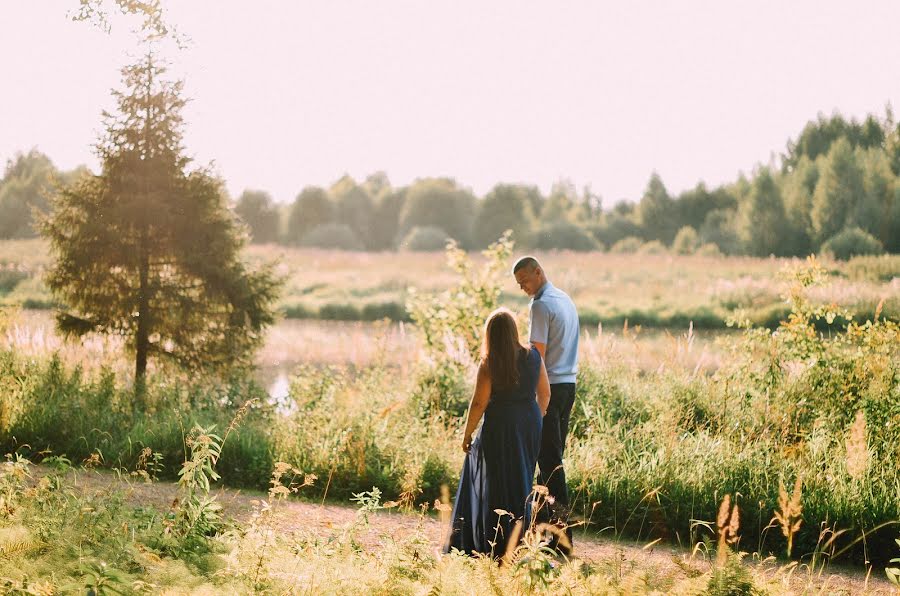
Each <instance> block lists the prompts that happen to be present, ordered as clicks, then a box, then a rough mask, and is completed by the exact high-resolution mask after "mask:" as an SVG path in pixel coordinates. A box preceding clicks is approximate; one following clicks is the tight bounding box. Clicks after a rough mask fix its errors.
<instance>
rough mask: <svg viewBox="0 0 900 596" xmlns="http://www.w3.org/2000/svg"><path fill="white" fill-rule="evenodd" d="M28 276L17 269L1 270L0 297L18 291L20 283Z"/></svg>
mask: <svg viewBox="0 0 900 596" xmlns="http://www.w3.org/2000/svg"><path fill="white" fill-rule="evenodd" d="M27 278H28V274H27V273H25V272H24V271H18V270H16V269H0V295H3V294H9V293H10V292H12V291H13V290H15V289H16V286H17V285H19V282H20V281H22V280H24V279H27Z"/></svg>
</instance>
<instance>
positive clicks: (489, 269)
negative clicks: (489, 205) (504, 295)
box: [406, 233, 513, 362]
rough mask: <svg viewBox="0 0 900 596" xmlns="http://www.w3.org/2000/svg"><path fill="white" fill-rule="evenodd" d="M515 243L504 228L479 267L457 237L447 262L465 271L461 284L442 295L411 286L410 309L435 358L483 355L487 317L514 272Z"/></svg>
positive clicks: (408, 307) (451, 246) (460, 274)
mask: <svg viewBox="0 0 900 596" xmlns="http://www.w3.org/2000/svg"><path fill="white" fill-rule="evenodd" d="M512 249H513V242H512V240H510V234H509V233H507V234H504V235H503V237H501V238H500V239H499V240H498V241H497V242H495V243H493V244H491V245H490V246H489V247H488V248H487V249H485V250H484V251H482V254H483V255H484V256H485V257H486V260H485V263H484V264H483V265H482V267H481V269H480V270H477V269H476V268H475V266H474V264H473V263H472V261H471V260H470V259H469V256H468V255H467V254H466V253H465V251H463V250H462V249H460V248H458V247H457V246H456V244H454V243H451V245H450V246H449V247H448V248H447V264H448V265H449V267H450V268H451V269H452V270H453V271H455V272H456V273H457V274H458V276H459V283H458V284H457V286H456V287H454V288H450V289H449V290H447V291H445V292H442V293H441V294H437V295H423V294H419V293H418V292H416V289H415V288H411V290H410V297H409V300H408V301H407V304H406V309H407V310H408V311H409V314H410V317H411V318H412V320H413V322H414V323H415V324H416V325H417V326H418V327H419V330H420V331H421V332H422V335H423V339H424V340H425V348H426V349H427V350H428V351H430V352H431V354H432V356H433V357H434V358H436V359H441V358H447V357H449V358H451V359H454V360H457V361H460V362H463V361H466V360H468V361H469V362H473V361H474V360H475V359H477V358H478V355H479V352H480V350H481V332H482V328H483V327H484V322H485V320H487V316H488V315H489V314H490V313H491V312H492V311H493V310H494V309H495V308H497V307H498V306H499V305H500V287H501V283H502V281H501V277H500V276H501V275H508V274H509V273H508V271H509V265H508V264H507V261H508V260H509V258H510V256H511V255H512ZM455 352H462V353H455Z"/></svg>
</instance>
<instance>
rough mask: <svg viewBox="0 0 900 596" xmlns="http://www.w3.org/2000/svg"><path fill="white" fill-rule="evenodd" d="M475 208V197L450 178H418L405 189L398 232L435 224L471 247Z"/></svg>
mask: <svg viewBox="0 0 900 596" xmlns="http://www.w3.org/2000/svg"><path fill="white" fill-rule="evenodd" d="M475 208H476V203H475V197H473V196H472V194H471V193H469V192H468V191H467V190H465V189H462V188H460V187H459V186H457V184H456V182H455V181H453V180H451V179H449V178H426V179H422V180H417V181H416V182H414V183H413V184H412V185H410V187H409V188H408V189H407V191H406V201H405V204H404V206H403V211H402V212H401V214H400V229H399V234H400V236H401V237H405V236H406V234H407V233H409V231H410V230H411V229H413V228H414V227H416V226H434V227H439V228H441V229H443V230H444V231H446V232H447V233H448V234H449V235H450V237H451V238H453V239H454V240H456V241H457V243H458V244H459V245H460V246H462V247H463V248H469V247H470V246H471V243H472V224H473V221H474V217H475Z"/></svg>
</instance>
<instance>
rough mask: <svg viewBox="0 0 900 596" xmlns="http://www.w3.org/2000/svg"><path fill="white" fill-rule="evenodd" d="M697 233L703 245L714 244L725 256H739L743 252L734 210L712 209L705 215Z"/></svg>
mask: <svg viewBox="0 0 900 596" xmlns="http://www.w3.org/2000/svg"><path fill="white" fill-rule="evenodd" d="M697 233H698V234H699V235H700V241H701V242H702V243H704V244H715V245H716V246H718V247H719V248H720V249H721V251H722V252H723V253H724V254H726V255H733V254H740V253H741V252H742V250H743V248H742V246H741V242H740V239H739V238H738V230H737V211H736V210H735V209H713V210H712V211H710V212H709V213H707V214H706V218H705V219H704V220H703V224H702V225H701V226H700V228H699V230H698V231H697Z"/></svg>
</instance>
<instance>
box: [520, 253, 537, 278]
mask: <svg viewBox="0 0 900 596" xmlns="http://www.w3.org/2000/svg"><path fill="white" fill-rule="evenodd" d="M540 266H541V264H540V263H538V260H537V259H535V258H534V257H532V256H527V257H522V258H521V259H519V260H518V261H516V264H515V265H513V275H515V274H516V273H518V272H519V270H520V269H525V268H526V267H527V268H528V270H529V271H534V269H535V267H540Z"/></svg>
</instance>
